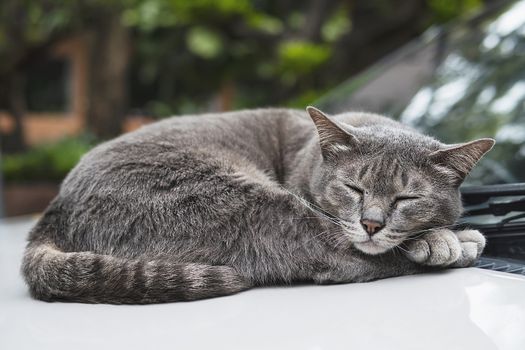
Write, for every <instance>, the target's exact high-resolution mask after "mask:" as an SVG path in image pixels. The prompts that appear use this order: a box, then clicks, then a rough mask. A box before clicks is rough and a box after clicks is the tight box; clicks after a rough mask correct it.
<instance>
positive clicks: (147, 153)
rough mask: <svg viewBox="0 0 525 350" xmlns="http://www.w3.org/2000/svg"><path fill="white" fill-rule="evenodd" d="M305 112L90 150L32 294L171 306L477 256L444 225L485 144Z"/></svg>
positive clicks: (179, 123)
mask: <svg viewBox="0 0 525 350" xmlns="http://www.w3.org/2000/svg"><path fill="white" fill-rule="evenodd" d="M307 111H308V114H309V116H310V117H311V119H309V118H308V116H307V114H306V113H304V112H300V111H295V110H286V109H263V110H253V111H241V112H232V113H225V114H215V115H203V116H199V117H180V118H171V119H167V120H164V121H161V122H158V123H155V124H152V125H149V126H147V127H144V128H142V129H140V130H138V131H136V132H133V133H130V134H127V135H124V136H121V137H119V138H117V139H115V140H112V141H110V142H107V143H104V144H102V145H100V146H98V147H96V148H95V149H93V150H92V151H91V152H89V153H88V154H87V155H86V156H84V158H83V159H82V160H81V161H80V163H79V164H78V165H77V166H76V168H75V169H74V170H73V171H71V173H70V174H69V175H68V176H67V178H66V179H65V181H64V182H63V184H62V187H61V190H60V193H59V195H58V196H57V197H56V198H55V199H54V200H53V202H52V203H51V204H50V206H49V208H48V209H47V210H46V212H45V213H44V215H43V216H42V218H41V219H40V221H39V222H38V223H37V224H36V226H35V227H34V228H33V229H32V231H31V233H30V237H29V243H28V245H27V249H26V252H25V256H24V259H23V266H22V272H23V275H24V277H25V280H26V282H27V284H28V285H29V289H30V292H31V295H32V296H33V297H35V298H37V299H41V300H46V301H54V300H64V301H76V302H89V303H115V304H124V303H137V304H145V303H159V302H173V301H181V300H194V299H200V298H207V297H214V296H220V295H227V294H232V293H235V292H239V291H241V290H244V289H247V288H250V287H252V286H261V285H274V284H290V283H292V282H296V281H313V282H315V283H319V284H325V283H345V282H364V281H370V280H375V279H379V278H385V277H390V276H400V275H406V274H413V273H418V272H423V271H427V270H429V269H435V268H436V267H438V268H442V267H446V266H453V267H461V266H469V265H471V264H472V263H473V262H474V261H475V259H476V258H477V257H479V255H480V254H481V251H482V250H483V248H484V245H485V240H484V238H483V236H482V235H481V234H480V233H479V232H478V231H473V230H467V231H460V232H453V231H451V230H449V229H448V228H447V227H451V225H453V224H454V223H455V222H456V220H457V219H458V217H459V215H460V214H461V211H462V206H461V200H460V195H459V191H458V186H459V185H460V184H461V182H462V180H463V179H464V177H465V176H466V175H467V174H468V173H469V171H470V170H471V169H472V167H473V166H474V165H475V163H476V162H477V161H478V160H479V159H480V158H481V157H482V156H483V154H485V153H486V152H487V151H489V150H490V149H491V148H492V146H493V144H494V141H493V140H491V139H480V140H477V141H473V142H469V143H465V144H457V145H451V146H449V145H444V144H442V143H440V142H438V141H436V140H435V139H433V138H431V137H428V136H424V135H421V134H419V133H417V132H416V131H414V130H412V129H410V128H408V127H406V126H403V125H401V124H399V123H397V122H394V121H392V120H390V119H386V118H384V117H381V116H378V115H373V114H365V113H346V114H341V115H337V116H333V117H328V116H326V115H325V114H323V113H322V112H321V111H319V110H317V109H315V108H312V107H309V108H308V109H307ZM312 120H313V123H312ZM314 126H315V127H314ZM316 131H317V133H316ZM317 134H318V135H317Z"/></svg>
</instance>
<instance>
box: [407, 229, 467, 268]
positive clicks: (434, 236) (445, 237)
mask: <svg viewBox="0 0 525 350" xmlns="http://www.w3.org/2000/svg"><path fill="white" fill-rule="evenodd" d="M405 246H406V253H405V255H406V256H407V257H408V258H409V259H410V260H412V261H414V262H417V263H419V264H422V265H428V266H449V265H452V264H454V263H456V262H457V261H458V259H460V258H461V256H462V246H461V242H460V240H459V239H458V237H457V236H456V234H455V233H454V232H452V231H450V230H447V229H438V230H433V231H430V232H428V233H426V234H425V235H423V236H422V237H421V238H417V239H415V240H409V241H407V242H406V243H405Z"/></svg>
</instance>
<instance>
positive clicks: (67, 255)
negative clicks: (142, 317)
mask: <svg viewBox="0 0 525 350" xmlns="http://www.w3.org/2000/svg"><path fill="white" fill-rule="evenodd" d="M22 274H23V276H24V278H25V280H26V282H27V284H28V285H29V290H30V292H31V295H32V296H33V297H34V298H36V299H41V300H45V301H58V300H61V301H73V302H84V303H109V304H149V303H162V302H173V301H185V300H195V299H202V298H209V297H215V296H221V295H227V294H232V293H236V292H239V291H241V290H244V289H247V288H248V287H249V284H248V283H247V281H245V280H244V279H243V278H242V277H241V276H239V275H238V274H237V273H236V272H235V271H234V269H232V268H231V267H227V266H211V265H201V264H178V263H172V262H170V261H165V260H143V259H137V260H125V259H120V258H116V257H112V256H109V255H101V254H94V253H91V252H63V251H61V250H60V249H58V248H57V247H56V246H55V245H53V244H52V243H47V242H43V243H37V242H31V243H29V245H28V247H27V248H26V252H25V255H24V259H23V262H22Z"/></svg>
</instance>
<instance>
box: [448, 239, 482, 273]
mask: <svg viewBox="0 0 525 350" xmlns="http://www.w3.org/2000/svg"><path fill="white" fill-rule="evenodd" d="M456 235H457V237H458V240H459V242H460V245H461V255H460V256H459V258H458V260H456V261H455V262H454V263H453V264H452V266H454V267H467V266H472V265H474V263H475V262H476V260H478V258H479V257H480V255H481V253H482V252H483V249H484V248H485V243H486V240H485V237H484V236H483V235H482V234H481V233H480V232H479V231H478V230H464V231H458V232H456Z"/></svg>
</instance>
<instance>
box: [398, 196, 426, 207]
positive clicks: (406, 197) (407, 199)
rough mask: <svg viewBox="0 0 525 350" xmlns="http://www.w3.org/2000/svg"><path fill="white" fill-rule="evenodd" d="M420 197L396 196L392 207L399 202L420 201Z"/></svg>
mask: <svg viewBox="0 0 525 350" xmlns="http://www.w3.org/2000/svg"><path fill="white" fill-rule="evenodd" d="M420 198H421V197H420V196H416V195H400V196H396V197H395V198H394V203H393V205H397V204H399V203H401V202H411V201H415V200H418V199H420Z"/></svg>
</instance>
